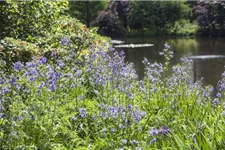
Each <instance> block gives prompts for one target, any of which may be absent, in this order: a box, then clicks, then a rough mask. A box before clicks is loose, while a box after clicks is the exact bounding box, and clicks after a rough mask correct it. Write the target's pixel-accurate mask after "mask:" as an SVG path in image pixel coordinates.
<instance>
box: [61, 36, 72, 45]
mask: <svg viewBox="0 0 225 150" xmlns="http://www.w3.org/2000/svg"><path fill="white" fill-rule="evenodd" d="M60 46H67V47H70V46H71V43H70V39H69V38H67V37H65V36H63V37H62V39H61V41H60Z"/></svg>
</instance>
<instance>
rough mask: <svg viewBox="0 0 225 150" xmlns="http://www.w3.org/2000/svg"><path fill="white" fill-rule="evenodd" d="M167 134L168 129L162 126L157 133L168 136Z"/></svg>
mask: <svg viewBox="0 0 225 150" xmlns="http://www.w3.org/2000/svg"><path fill="white" fill-rule="evenodd" d="M169 132H170V130H169V128H168V127H167V126H164V127H163V128H162V129H161V131H160V132H159V133H160V134H168V133H169Z"/></svg>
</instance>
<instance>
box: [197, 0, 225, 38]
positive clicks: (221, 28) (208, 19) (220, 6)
mask: <svg viewBox="0 0 225 150" xmlns="http://www.w3.org/2000/svg"><path fill="white" fill-rule="evenodd" d="M224 6H225V2H224V1H216V2H214V1H213V2H203V1H202V2H199V3H198V4H197V5H196V6H195V7H194V8H193V10H194V12H195V15H196V16H197V22H198V25H199V26H200V31H199V32H200V34H202V35H212V36H218V35H225V7H224Z"/></svg>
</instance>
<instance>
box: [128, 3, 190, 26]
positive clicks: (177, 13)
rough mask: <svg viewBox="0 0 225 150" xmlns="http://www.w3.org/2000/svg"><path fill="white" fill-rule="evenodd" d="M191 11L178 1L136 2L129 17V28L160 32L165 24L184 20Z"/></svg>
mask: <svg viewBox="0 0 225 150" xmlns="http://www.w3.org/2000/svg"><path fill="white" fill-rule="evenodd" d="M190 11H191V9H190V8H189V7H188V5H187V4H186V3H185V2H179V1H163V2H162V1H148V2H146V1H143V2H140V1H137V2H133V7H132V10H131V12H130V15H129V26H130V27H131V28H133V29H139V30H140V29H143V28H151V29H155V30H162V29H163V28H164V27H165V26H166V25H167V24H173V23H174V22H175V21H177V20H179V19H181V18H186V17H187V16H188V14H189V12H190Z"/></svg>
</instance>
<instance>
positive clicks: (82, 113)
mask: <svg viewBox="0 0 225 150" xmlns="http://www.w3.org/2000/svg"><path fill="white" fill-rule="evenodd" d="M79 113H80V116H81V118H86V116H87V112H86V108H80V109H79Z"/></svg>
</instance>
